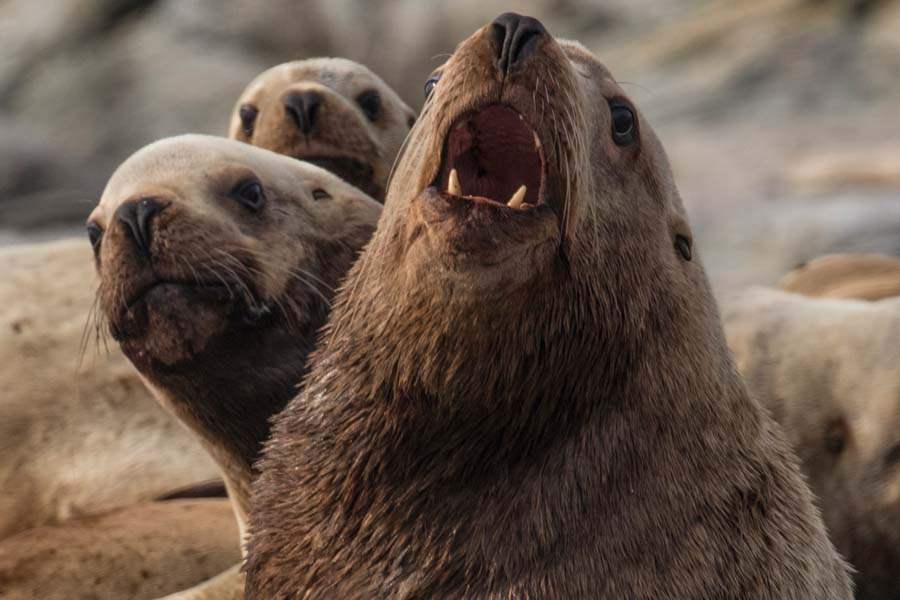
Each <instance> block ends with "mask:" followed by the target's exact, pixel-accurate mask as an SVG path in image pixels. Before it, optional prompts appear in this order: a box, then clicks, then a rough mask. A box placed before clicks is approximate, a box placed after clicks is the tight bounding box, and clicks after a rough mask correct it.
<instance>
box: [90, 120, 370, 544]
mask: <svg viewBox="0 0 900 600" xmlns="http://www.w3.org/2000/svg"><path fill="white" fill-rule="evenodd" d="M379 213H380V205H379V204H378V203H377V202H375V201H374V200H372V199H371V198H369V197H368V196H366V195H365V194H364V193H362V192H361V191H359V190H358V189H356V188H354V187H352V186H351V185H350V184H347V183H345V182H343V181H341V180H340V179H338V178H337V177H336V176H334V175H332V174H331V173H328V172H327V171H325V170H323V169H320V168H318V167H316V166H313V165H310V164H307V163H304V162H300V161H296V160H293V159H291V158H288V157H286V156H282V155H278V154H275V153H273V152H269V151H268V150H263V149H261V148H255V147H252V146H249V145H247V144H242V143H239V142H236V141H233V140H227V139H224V138H214V137H208V136H181V137H177V138H171V139H168V140H163V141H160V142H157V143H155V144H151V145H150V146H148V147H146V148H144V149H143V150H141V151H139V152H137V153H136V154H135V155H134V156H132V157H131V158H129V159H128V160H127V161H125V163H123V165H122V166H121V167H119V169H118V170H117V171H116V172H115V174H114V175H113V176H112V178H111V179H110V181H109V183H108V185H107V187H106V189H105V191H104V193H103V196H102V198H101V200H100V203H99V205H98V206H97V208H96V209H95V210H94V212H93V213H92V214H91V217H90V219H89V231H90V232H91V235H92V238H93V241H94V248H95V250H96V261H95V262H96V266H97V271H98V274H99V276H100V286H99V288H98V299H99V304H100V307H101V309H102V311H103V314H104V316H105V318H106V320H107V322H108V323H109V329H110V331H111V333H112V336H113V337H114V338H115V339H116V340H117V341H118V342H119V345H120V346H121V348H122V350H123V352H124V353H125V355H126V356H127V357H128V358H129V359H130V360H131V361H132V363H134V365H135V366H136V367H137V369H138V371H139V372H140V373H141V376H142V377H143V378H144V379H145V381H146V383H147V385H148V386H149V387H150V388H151V389H152V390H153V392H154V394H155V395H156V397H157V398H158V399H159V401H160V402H161V403H162V404H163V405H164V406H165V407H166V408H168V409H169V410H170V411H172V412H173V413H174V414H175V415H176V416H177V417H178V418H179V419H180V420H181V421H182V422H184V423H185V424H186V425H187V426H188V427H189V428H190V429H191V430H192V431H194V432H195V434H196V435H197V437H198V438H199V439H200V441H201V443H203V445H204V446H205V447H206V448H207V449H208V451H209V452H210V454H211V455H212V457H213V459H214V460H215V461H216V463H217V464H218V465H219V467H220V469H221V471H222V474H223V476H224V479H225V484H226V487H227V488H228V491H229V496H230V497H231V499H232V501H233V502H234V506H235V512H236V514H237V518H238V523H239V525H240V527H241V531H242V532H243V529H244V523H245V521H246V515H247V512H248V510H249V503H250V497H249V486H250V481H251V479H252V477H253V475H254V467H253V463H254V462H255V460H256V458H257V454H258V451H259V448H260V445H261V444H262V442H263V440H265V439H266V438H267V437H268V433H269V418H270V417H271V416H272V415H274V414H275V413H277V412H278V411H279V410H281V408H282V407H283V406H284V404H285V403H286V402H287V401H288V400H289V399H290V398H291V397H292V396H293V395H294V394H295V393H296V385H297V383H298V382H299V381H300V379H301V378H302V376H303V375H304V373H305V371H306V358H307V355H308V354H309V352H311V351H312V349H313V346H314V344H315V338H316V334H317V331H318V329H319V328H320V326H321V325H322V324H323V323H324V322H325V318H326V316H327V315H328V312H329V310H330V301H331V296H332V294H333V293H334V289H335V288H336V287H337V286H338V284H339V283H340V280H341V279H342V278H343V276H344V274H345V272H346V271H347V269H348V268H349V267H350V264H351V263H352V261H353V260H354V259H355V257H356V254H357V253H358V252H359V250H360V248H361V247H362V246H363V245H364V244H365V243H366V242H367V241H368V239H369V237H370V236H371V234H372V231H373V230H374V228H375V223H376V221H377V219H378V215H379Z"/></svg>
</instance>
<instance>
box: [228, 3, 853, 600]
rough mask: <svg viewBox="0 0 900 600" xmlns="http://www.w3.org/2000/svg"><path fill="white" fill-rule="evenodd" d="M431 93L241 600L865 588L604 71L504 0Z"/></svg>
mask: <svg viewBox="0 0 900 600" xmlns="http://www.w3.org/2000/svg"><path fill="white" fill-rule="evenodd" d="M426 91H430V94H431V97H430V100H429V101H428V102H427V103H426V106H425V108H424V110H423V112H422V115H421V116H420V118H419V120H418V121H417V124H416V126H415V127H414V128H413V131H412V132H411V134H410V137H409V138H408V140H407V142H406V146H405V148H404V150H403V151H401V155H400V158H399V160H398V164H397V166H396V170H395V173H394V175H393V177H392V180H391V183H390V185H389V192H388V199H387V202H386V204H385V214H384V215H383V217H382V220H381V221H380V223H379V227H378V230H377V231H376V233H375V235H374V237H373V238H372V241H371V242H370V244H369V245H368V246H367V247H366V250H365V251H364V252H363V253H362V255H361V257H360V259H359V261H357V263H356V264H355V265H354V267H353V269H352V270H351V272H350V274H349V275H348V278H347V281H346V283H345V286H344V288H342V292H341V294H340V295H339V297H338V299H337V301H336V307H335V310H334V311H333V312H332V316H331V319H330V322H329V325H328V326H327V328H326V330H325V332H326V333H325V334H324V335H323V339H322V342H321V345H320V346H319V347H318V349H317V350H316V354H315V357H314V358H313V360H312V361H311V363H312V364H311V371H310V373H309V375H308V377H307V379H306V381H305V388H304V390H303V392H302V393H301V394H300V395H299V396H298V397H297V398H296V399H295V400H294V401H292V402H291V403H290V404H289V405H288V406H287V408H286V409H285V410H284V411H283V412H282V413H281V414H280V415H279V416H278V417H277V418H276V421H275V424H274V425H273V434H272V437H271V438H270V440H269V442H268V443H267V445H266V448H265V451H264V456H263V458H262V460H261V463H260V464H261V467H260V469H261V473H260V476H259V477H258V479H257V481H256V483H255V486H254V491H255V494H254V504H253V508H252V513H251V522H250V532H251V533H250V538H249V542H248V553H247V560H246V565H245V569H246V573H247V597H248V598H260V599H263V598H266V599H269V598H281V599H283V598H306V599H313V598H450V599H453V598H469V599H472V598H616V599H619V598H654V599H656V598H769V599H775V598H793V599H799V598H803V599H810V600H812V599H817V600H821V599H838V598H840V599H847V598H850V597H851V584H850V579H849V577H848V574H847V567H846V564H845V563H844V562H843V561H842V560H841V558H840V557H839V556H838V555H837V554H836V552H835V551H834V548H833V547H832V545H831V543H830V542H829V540H828V537H827V535H826V533H825V528H824V526H823V524H822V521H821V519H820V517H819V515H818V514H817V512H816V509H815V508H814V506H813V503H812V499H811V494H810V492H809V489H808V488H807V486H806V484H805V483H804V482H803V480H802V478H801V475H800V473H799V469H798V467H797V464H796V458H795V456H794V454H793V453H792V451H791V449H790V447H789V445H788V444H787V441H786V440H785V439H784V438H783V434H782V433H781V430H780V428H779V427H778V425H777V424H776V423H775V422H774V421H773V420H772V419H771V418H770V417H768V416H767V415H766V413H765V412H764V411H763V410H762V408H761V407H760V406H759V405H758V404H757V403H756V402H754V401H753V400H751V399H750V397H749V396H748V394H747V391H746V388H745V387H744V384H743V382H742V381H741V378H740V376H739V374H738V372H737V370H736V369H735V367H734V365H733V364H732V362H731V359H730V357H729V353H728V350H727V348H726V346H725V340H724V334H723V332H722V326H721V322H720V320H719V318H718V314H717V310H716V305H715V302H714V300H713V297H712V294H711V292H710V289H709V285H708V282H707V280H706V277H705V275H704V272H703V269H702V267H701V265H700V262H699V260H698V257H697V253H696V252H695V250H694V249H693V248H692V243H691V232H690V228H689V227H688V224H687V221H686V219H685V216H684V209H683V207H682V203H681V200H680V198H679V196H678V192H677V190H676V188H675V185H674V182H673V178H672V175H671V170H670V168H669V165H668V162H667V159H666V156H665V153H664V151H663V149H662V147H661V145H660V143H659V141H658V140H657V138H656V136H655V135H654V134H653V132H652V130H651V128H650V126H649V124H648V123H647V122H646V121H645V120H644V119H643V118H642V117H641V115H640V113H639V111H638V110H637V109H636V108H635V106H634V104H633V103H632V101H631V100H630V99H629V98H628V96H627V95H626V94H625V92H624V91H623V90H622V89H621V87H620V86H619V85H618V84H616V82H615V80H614V79H613V77H612V75H611V74H610V72H609V71H608V70H607V69H606V67H604V66H603V65H602V64H601V63H600V62H598V60H597V59H596V58H595V57H594V56H593V55H591V54H590V53H589V52H588V51H587V50H586V49H584V47H582V46H581V45H579V44H577V43H573V42H566V41H557V40H555V39H554V38H553V37H551V36H550V35H549V34H548V33H547V32H546V30H545V29H544V27H543V26H542V25H541V23H540V22H538V21H536V20H535V19H532V18H528V17H521V16H519V15H515V14H511V13H507V14H504V15H501V16H500V17H498V18H497V19H496V20H495V21H493V22H492V23H490V24H488V25H487V26H486V27H484V28H482V29H481V30H479V31H477V32H476V33H475V34H474V35H473V36H471V37H470V38H469V39H467V40H465V41H464V42H463V43H462V44H460V46H459V47H458V48H457V50H456V52H455V53H454V54H453V56H452V57H451V58H450V59H449V60H448V61H447V62H446V63H445V65H444V66H443V67H441V68H440V69H438V71H437V72H435V74H434V75H433V77H432V78H431V79H430V80H429V82H428V84H427V85H426Z"/></svg>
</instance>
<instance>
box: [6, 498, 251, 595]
mask: <svg viewBox="0 0 900 600" xmlns="http://www.w3.org/2000/svg"><path fill="white" fill-rule="evenodd" d="M236 536H237V527H236V524H235V521H234V516H233V513H232V510H231V507H230V505H229V502H228V501H227V500H177V501H171V502H150V503H144V504H135V505H133V506H128V507H125V508H120V509H116V510H115V511H111V512H109V513H107V514H104V515H99V516H92V517H84V518H81V519H73V520H71V521H69V522H67V523H64V524H62V525H56V526H44V527H39V528H36V529H30V530H28V531H23V532H21V533H18V534H16V535H14V536H12V537H9V538H7V539H5V540H3V541H0V598H3V599H4V600H37V599H40V600H80V599H83V600H93V599H96V598H103V599H104V600H117V599H121V600H141V599H148V600H149V599H155V598H159V597H160V596H161V595H163V594H168V593H170V592H174V591H176V590H179V589H183V588H185V587H188V586H191V585H193V584H195V583H198V582H199V581H202V580H204V579H207V578H209V577H212V576H213V575H215V574H216V573H219V572H221V571H222V570H223V569H225V568H227V567H228V565H230V564H234V562H235V561H237V560H238V559H239V557H240V550H239V546H238V544H237V543H236V542H235V539H236Z"/></svg>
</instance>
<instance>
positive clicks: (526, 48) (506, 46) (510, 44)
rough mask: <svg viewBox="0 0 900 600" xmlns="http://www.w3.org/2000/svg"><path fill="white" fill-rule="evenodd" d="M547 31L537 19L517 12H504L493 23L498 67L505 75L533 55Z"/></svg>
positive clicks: (493, 38)
mask: <svg viewBox="0 0 900 600" xmlns="http://www.w3.org/2000/svg"><path fill="white" fill-rule="evenodd" d="M546 33H547V30H546V29H545V28H544V26H543V24H542V23H541V22H540V21H538V20H537V19H533V18H531V17H523V16H522V15H517V14H516V13H503V14H502V15H500V16H499V17H497V18H496V19H494V22H493V23H492V24H491V32H490V35H491V40H492V41H493V44H494V50H495V52H496V54H497V68H498V69H499V70H500V73H501V74H503V75H506V74H508V73H509V72H510V71H511V70H512V69H514V68H515V67H518V66H519V65H520V64H521V63H522V61H524V60H525V59H526V58H528V57H529V56H531V55H532V54H533V53H534V51H535V48H536V47H537V44H538V41H539V40H540V38H541V37H543V36H544V35H545V34H546Z"/></svg>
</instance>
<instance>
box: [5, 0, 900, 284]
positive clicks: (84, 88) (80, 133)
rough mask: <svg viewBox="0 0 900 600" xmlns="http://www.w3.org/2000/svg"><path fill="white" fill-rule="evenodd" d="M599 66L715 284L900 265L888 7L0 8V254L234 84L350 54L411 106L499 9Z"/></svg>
mask: <svg viewBox="0 0 900 600" xmlns="http://www.w3.org/2000/svg"><path fill="white" fill-rule="evenodd" d="M510 9H512V10H516V11H518V12H523V13H527V14H531V15H534V16H537V17H539V18H540V19H541V20H543V21H544V23H545V24H546V25H547V27H548V29H549V30H550V31H551V32H552V33H553V34H555V35H557V36H562V37H569V38H575V39H578V40H580V41H582V42H583V43H584V44H585V45H586V46H587V47H589V48H590V49H592V50H593V51H595V52H596V53H597V55H598V56H600V57H601V59H602V60H603V61H604V62H606V63H607V65H608V66H609V67H610V68H611V69H612V71H613V73H615V74H616V76H617V78H618V79H619V80H620V81H621V82H623V84H624V88H625V89H626V90H627V91H628V93H629V94H631V95H632V97H633V98H634V99H635V100H636V101H637V103H638V105H639V106H640V107H641V108H642V110H643V111H644V113H645V115H646V116H647V117H648V118H649V119H650V121H651V122H652V124H653V125H654V127H655V128H656V130H657V132H658V133H659V135H660V136H661V137H662V140H663V143H664V144H665V146H666V147H667V149H668V152H669V154H670V158H671V160H672V163H673V166H674V169H675V172H676V177H677V180H678V182H679V185H680V189H681V192H682V196H683V197H684V200H685V203H686V205H687V207H688V210H689V212H690V216H691V219H692V223H693V225H694V228H695V233H696V235H697V238H698V241H699V248H700V253H701V256H702V257H703V258H704V261H705V263H706V266H707V270H708V271H709V273H710V275H711V278H712V280H713V282H714V285H715V286H716V288H717V289H719V290H721V289H723V288H730V287H734V286H738V285H744V284H748V283H772V282H774V281H775V280H776V279H777V278H778V277H779V276H780V275H781V274H782V273H783V272H784V271H785V270H787V269H789V268H790V267H792V266H793V265H794V264H796V263H798V262H801V261H804V260H806V259H808V258H811V257H814V256H817V255H820V254H822V253H824V252H829V251H844V250H876V251H880V252H883V253H887V254H898V253H900V2H898V1H894V0H669V1H666V2H659V1H652V0H605V1H602V2H601V1H596V0H594V1H592V0H528V1H523V2H509V1H506V2H503V1H497V0H457V1H455V2H431V1H425V0H393V1H388V2H374V1H371V0H271V1H266V2H260V1H257V0H144V1H140V0H53V1H52V2H35V1H34V0H0V245H8V244H14V243H20V242H23V241H31V240H40V239H50V238H54V237H58V236H62V235H66V234H71V233H76V234H80V233H81V231H82V223H83V221H84V219H85V217H86V215H87V214H88V212H89V211H90V209H91V207H92V205H93V204H94V203H95V202H96V200H97V198H98V197H99V194H100V192H101V191H102V188H103V185H104V182H105V180H106V179H107V178H108V177H109V175H110V174H111V172H112V171H113V169H114V168H115V167H116V165H117V164H118V163H120V162H121V161H122V160H124V159H125V158H126V157H127V156H128V155H129V154H131V153H132V152H133V151H135V150H137V149H138V148H140V147H141V146H142V145H144V144H146V143H148V142H151V141H153V140H154V139H157V138H160V137H163V136H168V135H173V134H178V133H183V132H205V133H212V134H220V135H224V134H225V131H226V127H227V123H228V117H229V113H230V110H231V108H232V106H233V104H234V102H235V100H236V98H237V96H238V94H239V93H240V91H241V90H242V89H243V87H244V86H245V85H246V84H247V83H248V82H249V81H250V79H251V78H253V77H254V76H255V75H256V74H258V73H259V72H261V71H262V70H263V69H265V68H267V67H269V66H271V65H274V64H277V63H279V62H283V61H286V60H291V59H297V58H304V57H310V56H319V55H335V56H345V57H348V58H351V59H355V60H358V61H360V62H363V63H365V64H367V65H368V66H370V67H371V68H372V69H373V70H374V71H375V72H377V73H378V74H380V75H381V76H382V77H383V78H384V79H385V80H386V81H387V82H388V84H390V85H392V86H394V87H395V88H396V89H397V90H398V91H399V92H400V93H401V95H402V96H403V97H404V99H405V100H406V101H407V102H408V103H409V104H410V105H412V106H414V107H416V108H418V107H419V106H421V102H422V92H421V88H422V84H423V81H424V80H425V78H426V77H427V75H428V73H429V72H430V71H431V69H432V68H434V67H435V66H436V65H438V64H440V62H441V61H442V60H443V59H442V56H444V55H445V54H446V53H449V52H452V51H453V48H454V45H455V44H456V43H457V42H458V41H459V40H461V39H463V38H464V37H465V36H467V35H468V34H469V33H471V32H472V31H474V30H475V29H476V28H477V27H479V26H481V25H483V24H484V23H486V22H488V21H489V20H490V19H491V18H493V17H494V16H496V15H497V14H498V13H500V12H502V11H505V10H510Z"/></svg>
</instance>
